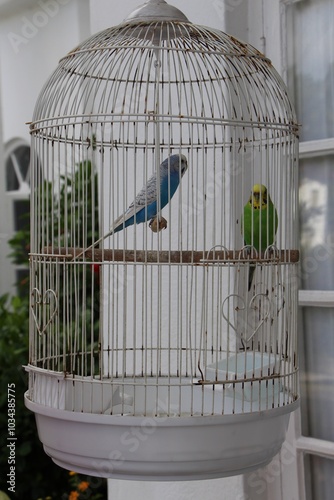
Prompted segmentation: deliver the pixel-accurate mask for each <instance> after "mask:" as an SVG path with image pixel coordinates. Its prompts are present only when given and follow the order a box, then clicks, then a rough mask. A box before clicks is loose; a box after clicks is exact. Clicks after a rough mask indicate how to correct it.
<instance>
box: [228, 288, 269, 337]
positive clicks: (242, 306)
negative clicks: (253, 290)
mask: <svg viewBox="0 0 334 500" xmlns="http://www.w3.org/2000/svg"><path fill="white" fill-rule="evenodd" d="M231 299H234V303H237V305H236V306H234V311H235V313H236V316H237V317H239V318H240V322H239V321H237V322H233V321H231V318H230V315H229V314H227V315H226V314H225V310H226V307H225V306H226V305H227V307H228V306H229V301H230V300H231ZM236 299H237V301H236ZM259 299H260V300H262V306H261V307H260V308H259V304H258V303H257V301H259ZM264 304H265V305H264ZM250 310H252V311H256V313H257V317H258V321H257V325H256V327H255V328H254V327H252V328H251V330H250V332H249V335H248V336H246V335H245V334H244V333H243V331H240V326H241V328H242V330H246V331H249V329H250V325H248V324H247V311H250ZM222 315H223V318H224V319H225V320H226V322H227V323H228V324H229V325H230V327H231V328H232V329H233V330H234V331H235V333H236V334H237V336H238V337H239V338H240V339H241V340H242V341H244V342H245V343H246V344H247V343H248V342H250V341H251V340H252V338H253V337H254V335H255V334H256V333H257V332H258V330H259V329H260V328H261V326H262V325H263V324H264V323H265V322H266V321H267V320H268V318H269V317H270V300H269V298H268V297H267V295H266V294H263V293H259V294H257V295H255V296H254V297H253V298H252V299H251V301H250V302H249V304H248V305H246V303H245V301H244V299H243V298H242V297H240V295H237V294H231V295H229V296H228V297H226V299H225V300H224V301H223V304H222Z"/></svg>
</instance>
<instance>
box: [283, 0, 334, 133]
mask: <svg viewBox="0 0 334 500" xmlns="http://www.w3.org/2000/svg"><path fill="white" fill-rule="evenodd" d="M287 21H288V35H289V36H288V80H289V87H290V90H291V92H292V94H293V98H294V102H295V106H296V108H297V116H298V121H299V122H300V123H301V124H302V128H301V140H303V141H310V140H315V139H325V138H328V137H334V78H333V77H334V2H333V0H303V1H301V2H297V3H294V4H292V5H290V6H289V7H288V11H287Z"/></svg>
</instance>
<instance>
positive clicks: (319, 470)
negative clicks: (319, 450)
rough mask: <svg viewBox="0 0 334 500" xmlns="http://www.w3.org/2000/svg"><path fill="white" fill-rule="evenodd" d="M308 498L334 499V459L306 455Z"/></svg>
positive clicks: (312, 499)
mask: <svg viewBox="0 0 334 500" xmlns="http://www.w3.org/2000/svg"><path fill="white" fill-rule="evenodd" d="M305 483H306V485H305V486H306V491H307V500H333V491H334V460H329V459H327V458H322V457H317V456H316V455H306V456H305Z"/></svg>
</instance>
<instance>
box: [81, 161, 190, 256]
mask: <svg viewBox="0 0 334 500" xmlns="http://www.w3.org/2000/svg"><path fill="white" fill-rule="evenodd" d="M187 168H188V162H187V158H186V157H185V156H184V155H182V154H174V155H171V156H169V157H168V158H166V159H165V160H164V161H163V162H162V163H161V165H160V167H159V176H158V175H157V172H155V173H154V174H153V175H152V176H151V177H150V178H149V179H148V181H147V183H146V186H144V187H143V188H142V189H141V190H140V191H139V193H138V194H137V196H136V198H135V199H134V201H133V202H132V203H131V205H130V206H129V208H128V209H127V210H126V212H124V214H122V215H120V216H119V217H117V219H116V220H115V221H114V222H113V224H112V226H111V228H110V230H109V231H108V232H107V233H106V234H105V235H104V236H102V237H101V238H99V239H98V240H96V241H94V243H93V244H92V245H90V246H89V247H88V248H85V250H81V251H80V253H79V254H77V255H76V258H77V259H78V258H79V257H81V256H82V255H83V254H85V253H86V252H87V251H88V250H91V249H92V248H94V247H95V246H96V245H98V244H99V243H100V242H101V241H102V240H104V239H105V238H107V237H108V236H110V235H112V234H115V233H117V232H119V231H122V230H123V229H125V228H126V227H129V226H132V225H134V224H140V223H143V222H148V221H150V223H151V224H153V229H152V231H154V222H155V221H154V219H155V218H156V216H157V214H158V212H159V211H160V210H162V209H163V208H164V207H165V206H166V205H167V204H168V203H169V202H170V200H171V199H172V197H173V196H174V194H175V192H176V190H177V188H178V186H179V184H180V180H181V178H182V176H183V175H184V173H185V172H186V170H187ZM158 182H160V189H159V186H158ZM166 226H167V223H166ZM166 226H165V227H166ZM151 228H152V227H151ZM154 232H158V231H154Z"/></svg>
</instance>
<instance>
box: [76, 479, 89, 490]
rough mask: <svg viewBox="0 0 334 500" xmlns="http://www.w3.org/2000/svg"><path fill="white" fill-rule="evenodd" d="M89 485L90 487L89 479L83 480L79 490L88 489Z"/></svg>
mask: <svg viewBox="0 0 334 500" xmlns="http://www.w3.org/2000/svg"><path fill="white" fill-rule="evenodd" d="M88 487H89V483H88V482H87V481H81V483H80V484H78V490H79V491H86V490H87V488H88Z"/></svg>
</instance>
